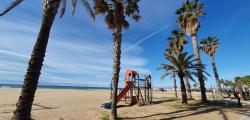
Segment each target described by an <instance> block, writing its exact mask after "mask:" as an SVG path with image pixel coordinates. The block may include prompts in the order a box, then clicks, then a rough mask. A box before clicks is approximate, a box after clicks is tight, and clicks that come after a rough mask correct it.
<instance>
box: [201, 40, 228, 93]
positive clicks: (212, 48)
mask: <svg viewBox="0 0 250 120" xmlns="http://www.w3.org/2000/svg"><path fill="white" fill-rule="evenodd" d="M200 43H201V50H202V51H204V52H205V53H206V54H207V55H208V56H209V57H210V60H211V63H212V66H213V71H214V77H215V80H216V91H217V94H218V95H219V96H220V98H223V94H222V90H221V85H220V79H219V75H218V72H217V67H216V64H215V59H214V54H215V52H216V49H217V48H219V39H218V38H217V37H212V36H209V37H207V38H204V39H202V41H201V42H200Z"/></svg>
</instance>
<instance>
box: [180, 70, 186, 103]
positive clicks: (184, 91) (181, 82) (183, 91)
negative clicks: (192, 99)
mask: <svg viewBox="0 0 250 120" xmlns="http://www.w3.org/2000/svg"><path fill="white" fill-rule="evenodd" d="M178 76H179V78H180V85H181V96H182V104H187V103H188V102H187V94H186V87H185V83H184V80H183V76H182V75H180V74H179V75H178Z"/></svg>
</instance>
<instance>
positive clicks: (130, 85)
mask: <svg viewBox="0 0 250 120" xmlns="http://www.w3.org/2000/svg"><path fill="white" fill-rule="evenodd" d="M133 86H134V85H133V82H132V81H125V88H124V89H123V90H122V92H121V93H120V94H119V95H118V96H117V102H119V101H120V100H121V99H122V97H123V96H124V95H125V94H126V93H127V92H128V91H129V89H130V88H132V87H133Z"/></svg>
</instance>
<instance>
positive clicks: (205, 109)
mask: <svg viewBox="0 0 250 120" xmlns="http://www.w3.org/2000/svg"><path fill="white" fill-rule="evenodd" d="M162 102H167V101H161V102H157V103H159V104H160V103H162ZM225 108H229V110H230V111H231V112H234V113H237V114H241V115H247V114H246V113H245V110H241V109H237V110H232V109H230V108H240V107H238V106H237V103H236V102H233V101H225V100H220V101H219V100H218V101H209V103H208V104H201V103H199V102H198V103H196V104H193V105H191V106H190V107H189V108H186V109H181V110H177V111H174V112H166V113H158V114H152V115H147V116H138V117H124V118H121V119H146V118H148V119H149V118H150V117H157V116H162V117H165V118H162V119H160V120H174V119H180V118H184V117H187V116H194V115H200V114H207V113H209V112H214V111H218V112H219V114H220V115H221V117H222V119H223V120H228V117H227V115H226V114H225V111H227V110H224V109H225ZM187 111H195V112H193V113H190V114H187ZM185 112H186V113H185Z"/></svg>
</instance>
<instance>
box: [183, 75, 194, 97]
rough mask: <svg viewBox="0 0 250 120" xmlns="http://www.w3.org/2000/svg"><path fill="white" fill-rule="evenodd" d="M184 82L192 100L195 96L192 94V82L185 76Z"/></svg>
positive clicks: (188, 95)
mask: <svg viewBox="0 0 250 120" xmlns="http://www.w3.org/2000/svg"><path fill="white" fill-rule="evenodd" d="M184 83H185V87H186V92H187V97H188V99H189V100H192V99H193V97H192V94H191V88H190V84H189V81H188V77H186V76H185V77H184Z"/></svg>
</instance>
